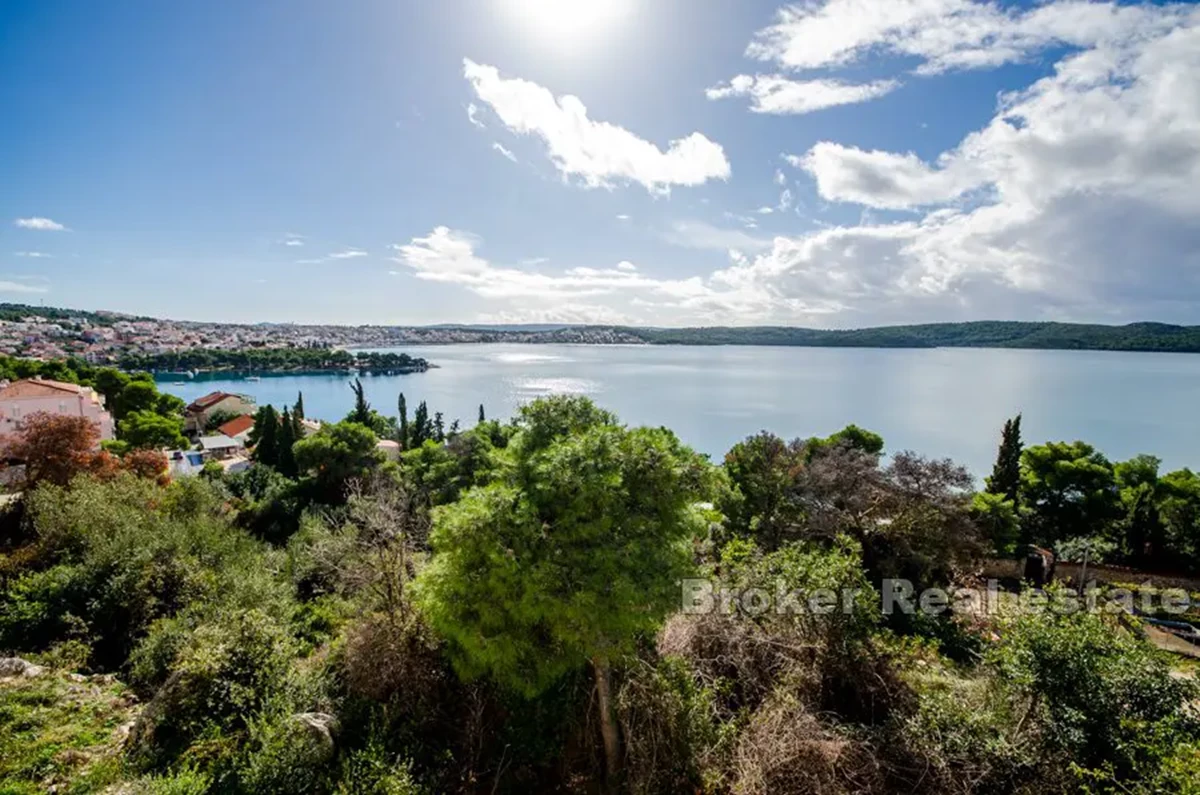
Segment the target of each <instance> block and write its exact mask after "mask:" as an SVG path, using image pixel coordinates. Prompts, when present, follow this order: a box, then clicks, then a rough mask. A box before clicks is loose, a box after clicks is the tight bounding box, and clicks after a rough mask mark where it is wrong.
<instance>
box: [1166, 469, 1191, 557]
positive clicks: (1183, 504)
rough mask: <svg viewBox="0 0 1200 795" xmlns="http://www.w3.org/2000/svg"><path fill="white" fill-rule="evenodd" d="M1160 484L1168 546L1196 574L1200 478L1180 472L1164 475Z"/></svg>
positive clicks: (1188, 471)
mask: <svg viewBox="0 0 1200 795" xmlns="http://www.w3.org/2000/svg"><path fill="white" fill-rule="evenodd" d="M1159 484H1160V491H1161V496H1160V498H1159V507H1160V511H1161V514H1162V520H1163V524H1164V525H1165V534H1166V539H1167V541H1166V543H1167V545H1168V546H1169V548H1170V550H1171V551H1172V552H1173V553H1174V555H1175V556H1177V557H1178V562H1179V563H1181V564H1185V565H1187V566H1188V567H1189V568H1190V569H1192V570H1195V569H1196V568H1197V565H1198V564H1200V548H1198V545H1200V475H1197V474H1196V473H1195V472H1193V471H1192V470H1190V469H1180V470H1178V471H1176V472H1169V473H1167V474H1166V475H1163V477H1162V480H1161V481H1159Z"/></svg>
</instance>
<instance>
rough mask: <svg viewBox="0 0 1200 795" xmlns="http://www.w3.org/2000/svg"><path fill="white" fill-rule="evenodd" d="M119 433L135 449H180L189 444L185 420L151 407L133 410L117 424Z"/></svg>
mask: <svg viewBox="0 0 1200 795" xmlns="http://www.w3.org/2000/svg"><path fill="white" fill-rule="evenodd" d="M117 435H118V436H120V437H121V441H123V442H126V443H128V445H129V446H130V447H131V448H133V449H135V450H136V449H141V448H146V449H156V450H158V449H162V448H164V447H166V448H169V449H176V450H177V449H180V448H186V447H187V446H188V441H187V439H186V438H185V437H184V435H183V420H182V419H181V418H179V417H164V416H163V415H161V414H157V413H155V412H154V411H151V410H149V409H142V410H138V411H132V412H130V413H128V414H126V415H125V419H123V420H121V421H120V422H119V423H118V424H117Z"/></svg>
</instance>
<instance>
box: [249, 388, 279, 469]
mask: <svg viewBox="0 0 1200 795" xmlns="http://www.w3.org/2000/svg"><path fill="white" fill-rule="evenodd" d="M254 435H255V436H256V437H257V439H256V441H255V445H254V460H255V461H257V462H258V463H260V464H263V465H264V466H269V467H277V466H279V414H278V413H276V411H275V407H274V406H272V405H271V404H269V403H268V404H267V405H265V406H263V407H262V408H260V409H259V410H258V411H257V412H256V413H255V415H254Z"/></svg>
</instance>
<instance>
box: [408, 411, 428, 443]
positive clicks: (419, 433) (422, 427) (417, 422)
mask: <svg viewBox="0 0 1200 795" xmlns="http://www.w3.org/2000/svg"><path fill="white" fill-rule="evenodd" d="M428 438H429V408H428V407H427V406H426V405H425V401H424V400H422V401H421V402H420V403H418V404H417V412H416V414H414V415H413V429H412V446H413V448H417V447H420V446H421V445H423V444H424V443H425V440H426V439H428Z"/></svg>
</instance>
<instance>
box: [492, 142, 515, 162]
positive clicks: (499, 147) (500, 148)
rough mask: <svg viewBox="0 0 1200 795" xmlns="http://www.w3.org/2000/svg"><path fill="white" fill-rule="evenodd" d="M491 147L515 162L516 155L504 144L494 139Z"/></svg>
mask: <svg viewBox="0 0 1200 795" xmlns="http://www.w3.org/2000/svg"><path fill="white" fill-rule="evenodd" d="M492 148H493V149H495V150H496V151H497V152H499V153H500V154H502V155H504V156H505V157H507V158H508V159H509V160H511V161H513V162H514V163H515V162H517V156H516V155H514V154H513V153H512V152H511V151H510V150H509V149H508V148H506V147H505V146H504V144H502V143H499V142H495V141H494V142H493V143H492Z"/></svg>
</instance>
